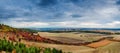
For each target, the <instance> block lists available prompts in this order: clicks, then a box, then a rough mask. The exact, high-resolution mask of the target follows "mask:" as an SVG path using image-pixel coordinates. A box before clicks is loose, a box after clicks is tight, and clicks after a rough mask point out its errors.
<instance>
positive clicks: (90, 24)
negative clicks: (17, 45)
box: [0, 0, 120, 28]
mask: <svg viewBox="0 0 120 53" xmlns="http://www.w3.org/2000/svg"><path fill="white" fill-rule="evenodd" d="M0 23H4V24H6V25H10V26H13V27H18V28H30V27H34V28H47V27H74V28H120V0H0Z"/></svg>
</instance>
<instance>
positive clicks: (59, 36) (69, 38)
mask: <svg viewBox="0 0 120 53" xmlns="http://www.w3.org/2000/svg"><path fill="white" fill-rule="evenodd" d="M39 35H40V36H42V37H46V38H50V39H53V40H57V41H61V42H67V43H79V42H91V41H95V40H99V39H101V38H103V37H105V36H103V35H102V34H94V33H76V32H71V33H49V32H39Z"/></svg>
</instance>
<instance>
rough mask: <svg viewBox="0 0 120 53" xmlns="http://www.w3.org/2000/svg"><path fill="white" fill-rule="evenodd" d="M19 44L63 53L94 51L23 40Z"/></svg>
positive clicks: (87, 52)
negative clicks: (52, 49) (54, 49)
mask: <svg viewBox="0 0 120 53" xmlns="http://www.w3.org/2000/svg"><path fill="white" fill-rule="evenodd" d="M21 43H24V44H26V45H34V46H36V47H43V48H56V49H59V50H63V51H64V52H72V53H93V52H94V51H95V49H94V48H90V47H86V46H74V45H60V44H49V43H39V42H32V41H25V40H22V41H21Z"/></svg>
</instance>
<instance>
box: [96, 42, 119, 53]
mask: <svg viewBox="0 0 120 53" xmlns="http://www.w3.org/2000/svg"><path fill="white" fill-rule="evenodd" d="M96 50H97V51H96V52H97V53H120V42H113V43H110V44H108V45H106V46H103V47H99V48H97V49H96Z"/></svg>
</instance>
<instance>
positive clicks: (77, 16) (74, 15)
mask: <svg viewBox="0 0 120 53" xmlns="http://www.w3.org/2000/svg"><path fill="white" fill-rule="evenodd" d="M71 16H72V17H73V18H80V17H82V16H81V15H78V14H73V15H71Z"/></svg>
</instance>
